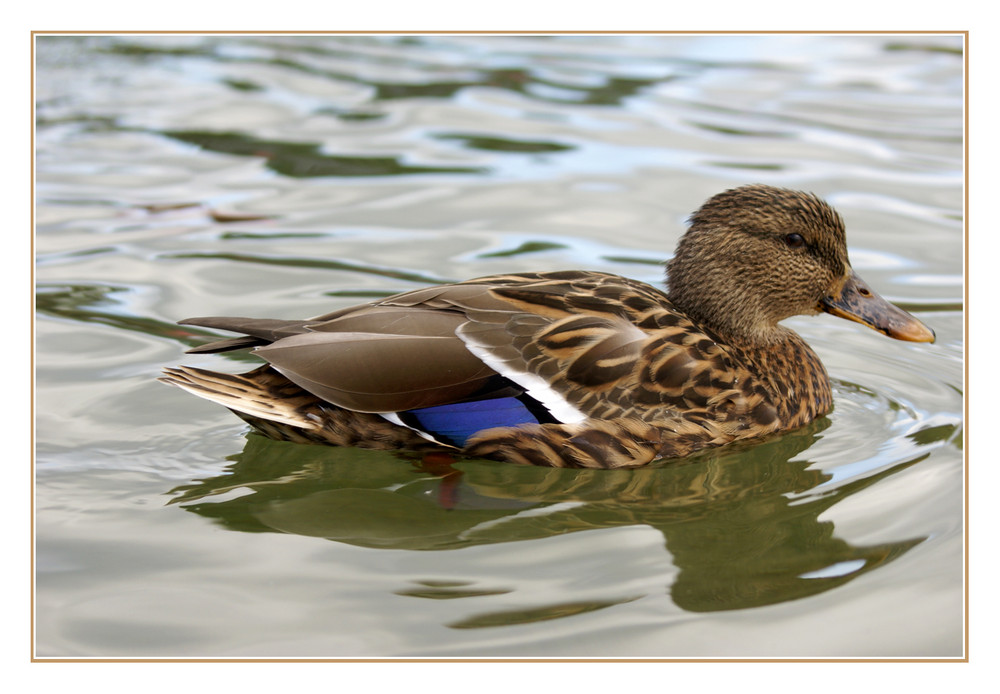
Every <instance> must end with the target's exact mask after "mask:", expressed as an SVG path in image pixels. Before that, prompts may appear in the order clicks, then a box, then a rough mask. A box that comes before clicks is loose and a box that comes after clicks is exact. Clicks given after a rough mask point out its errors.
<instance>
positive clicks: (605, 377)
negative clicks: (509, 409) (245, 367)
mask: <svg viewBox="0 0 1000 694" xmlns="http://www.w3.org/2000/svg"><path fill="white" fill-rule="evenodd" d="M185 323H188V324H196V325H202V326H206V327H217V328H223V329H226V330H233V331H237V332H243V333H245V334H246V335H247V337H246V338H235V340H232V341H227V342H224V343H213V344H214V345H216V349H217V348H218V346H219V345H220V344H221V345H222V346H223V348H227V345H228V344H240V345H245V344H247V343H248V342H252V343H253V344H257V345H261V346H258V347H257V349H256V353H257V354H259V355H260V356H261V357H263V358H264V359H266V360H267V361H268V362H269V363H270V364H271V365H272V366H273V367H274V368H275V369H276V370H278V371H279V372H281V373H282V374H284V375H285V376H286V377H287V378H288V379H289V380H291V381H293V382H294V383H296V384H297V385H299V386H300V387H302V388H303V389H305V390H307V391H309V392H311V393H313V394H314V395H316V396H318V397H320V398H322V399H324V400H326V401H328V402H331V403H333V404H335V405H338V406H340V407H343V408H346V409H351V410H355V411H361V412H380V413H398V412H402V411H408V410H414V409H418V408H431V407H436V406H441V405H449V404H452V403H456V402H462V401H469V400H486V399H490V398H491V397H494V396H499V395H501V394H502V395H505V396H510V395H511V394H512V392H513V394H516V395H520V394H525V393H526V395H527V397H528V398H529V399H530V400H531V403H533V404H534V405H537V406H539V407H541V408H543V409H544V410H545V411H546V412H547V416H546V417H545V418H539V421H550V422H560V423H576V422H581V421H583V420H585V419H588V418H597V419H611V418H620V417H637V418H640V419H643V420H646V421H650V420H652V419H655V418H657V417H663V416H664V411H665V410H674V411H677V410H679V411H683V410H685V409H687V410H690V409H698V408H709V407H711V406H712V404H713V403H717V402H718V401H719V397H720V393H721V392H723V391H729V390H732V387H733V384H734V381H735V376H734V374H733V368H732V363H731V360H729V357H728V355H727V354H726V353H725V351H724V349H723V348H721V347H720V346H719V345H717V344H716V343H715V342H714V341H713V340H712V339H710V338H709V337H708V336H706V335H705V334H704V332H702V331H700V330H698V329H697V328H696V327H695V326H694V325H693V324H692V323H691V322H690V321H689V320H687V319H686V318H684V317H683V316H681V315H679V314H678V313H677V312H676V311H674V310H673V308H672V306H671V305H670V303H669V301H668V300H667V298H666V296H665V295H664V294H663V293H662V292H660V291H659V290H656V289H654V288H652V287H650V286H648V285H645V284H642V283H639V282H635V281H632V280H628V279H625V278H622V277H617V276H614V275H606V274H601V273H587V272H564V273H543V274H524V275H507V276H494V277H487V278H482V279H478V280H471V281H468V282H463V283H459V284H453V285H446V286H439V287H430V288H427V289H420V290H416V291H412V292H407V293H405V294H400V295H396V296H393V297H389V298H387V299H384V300H382V301H378V302H375V303H372V304H368V305H365V306H360V307H353V308H349V309H344V310H341V311H338V312H335V313H331V314H327V315H325V316H320V317H318V318H315V319H312V320H308V321H255V320H251V319H228V318H226V319H221V318H211V319H189V320H188V321H185ZM241 341H242V342H241ZM211 347H212V345H208V346H206V347H203V348H199V351H205V350H206V349H207V348H211ZM512 388H513V391H512Z"/></svg>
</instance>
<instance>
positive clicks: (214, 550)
mask: <svg viewBox="0 0 1000 694" xmlns="http://www.w3.org/2000/svg"><path fill="white" fill-rule="evenodd" d="M36 48H37V53H36V77H37V87H36V90H37V91H36V96H37V112H36V116H37V130H36V145H37V165H36V172H37V180H36V194H37V210H36V221H37V234H36V252H37V266H36V280H37V297H36V301H37V323H36V332H37V341H36V365H37V391H36V392H37V395H36V405H37V418H36V421H37V433H36V449H37V454H36V467H35V473H36V496H35V503H36V514H37V515H36V533H37V544H36V547H37V555H36V556H37V560H36V592H35V606H36V631H35V638H36V655H38V656H39V657H82V656H100V657H161V656H168V657H171V656H182V657H198V656H217V657H268V656H274V657H286V656H300V657H367V656H383V657H413V656H425V657H426V656H432V657H437V656H504V657H506V656H517V657H525V656H545V657H559V656H589V657H595V656H615V657H628V656H632V657H656V658H669V657H693V656H719V657H770V656H815V657H869V656H876V657H894V656H898V657H949V656H950V657H955V656H959V655H961V654H962V653H963V652H964V651H963V649H964V643H963V628H964V626H963V615H964V605H963V542H964V540H963V533H964V528H963V455H962V445H963V444H962V442H963V435H962V431H963V416H962V413H963V388H964V384H963V369H962V364H963V362H962V359H963V342H962V340H963V313H962V310H963V306H962V298H963V265H962V263H963V238H964V234H963V211H962V209H963V208H962V204H963V183H964V180H963V162H962V138H963V131H962V125H963V91H962V84H963V56H962V41H961V38H960V37H949V36H876V35H867V36H814V35H809V36H796V35H775V36H592V37H572V36H561V37H557V38H552V37H501V36H497V37H483V36H469V37H464V36H443V37H438V36H414V37H393V36H372V37H361V36H354V37H334V36H317V37H303V36H295V37H291V36H284V37H280V36H279V37H249V36H222V37H199V36H123V37H39V38H38V41H37V47H36ZM748 182H764V183H771V184H776V185H781V186H787V187H794V188H803V189H808V190H811V191H814V192H816V193H818V194H820V195H822V196H824V197H826V198H827V199H828V200H829V201H830V202H832V203H833V204H834V205H835V206H836V207H837V208H838V209H839V210H840V211H841V213H842V214H843V215H844V217H845V218H846V220H847V223H848V240H849V244H850V252H851V256H852V259H853V264H854V267H855V268H856V269H857V270H858V272H859V274H861V275H862V276H864V277H865V278H866V279H867V280H868V281H869V282H871V283H872V284H873V285H874V286H875V287H876V288H877V289H878V291H879V292H880V293H881V294H883V295H884V296H886V297H887V298H889V299H891V300H893V301H896V302H897V303H900V304H901V305H903V306H905V307H906V308H908V309H909V310H911V311H913V312H915V313H916V314H917V315H918V316H920V317H921V318H922V319H923V320H924V321H925V322H927V323H928V324H929V325H931V326H932V327H933V328H934V329H935V331H936V332H937V335H938V341H937V342H936V343H935V344H932V345H915V344H905V343H899V342H894V341H891V340H888V339H886V338H884V337H883V336H880V335H877V334H875V333H874V332H872V331H867V330H865V329H864V328H863V327H861V326H858V325H857V324H853V323H847V322H845V321H838V320H836V319H834V318H832V317H829V316H824V317H820V318H800V319H795V320H792V321H789V322H788V323H789V325H791V326H792V327H794V328H795V329H796V330H797V331H799V332H800V333H801V334H803V335H804V336H805V337H806V339H807V340H808V341H809V342H810V343H811V344H812V345H814V347H815V348H816V350H817V352H818V353H819V354H820V356H821V357H822V359H823V361H824V363H825V364H826V366H827V368H828V370H829V372H830V374H831V377H832V378H833V381H834V389H835V400H836V402H835V410H834V412H833V413H832V414H831V415H830V416H829V417H826V418H824V419H822V420H819V421H818V422H816V423H814V424H813V425H811V426H810V427H807V428H805V429H802V430H798V431H794V432H791V433H789V434H787V435H784V436H781V437H778V438H774V439H771V440H768V441H766V442H763V443H760V444H757V445H741V446H734V447H730V448H726V449H722V450H716V451H710V452H707V453H703V454H700V455H697V456H695V457H693V458H691V459H689V460H685V461H681V462H672V463H667V464H658V465H655V466H653V467H650V468H647V469H641V470H631V471H572V470H549V469H535V468H523V467H518V466H511V465H503V464H499V463H493V462H484V461H464V462H461V463H459V464H457V465H455V466H453V467H448V466H444V465H442V466H436V465H435V463H434V461H433V460H425V459H420V458H419V457H416V456H413V455H407V454H389V453H379V452H371V451H360V450H349V449H334V448H321V447H310V446H299V445H294V444H286V443H277V442H272V441H268V440H264V439H262V438H261V437H259V436H255V435H247V431H246V428H245V427H244V426H243V425H242V424H241V422H240V421H239V420H238V419H236V418H235V417H233V416H232V415H231V414H230V413H228V412H227V411H226V410H224V409H223V408H220V407H217V406H214V405H212V404H210V403H207V402H203V401H201V400H197V399H195V398H192V397H190V396H189V395H187V394H185V393H183V392H181V391H180V390H177V389H171V388H167V387H164V386H163V385H161V384H158V383H156V382H155V378H156V376H157V375H158V374H159V372H160V370H161V369H162V368H163V367H164V366H171V365H175V364H177V363H186V364H193V365H196V366H197V365H200V366H208V367H209V368H227V367H228V368H230V370H233V371H238V370H241V369H243V370H245V368H246V366H247V363H246V362H247V360H248V358H247V357H245V356H239V355H237V356H183V355H182V352H183V350H184V349H185V348H186V347H188V346H190V345H193V344H195V343H197V342H199V341H200V338H201V334H200V333H195V332H192V331H191V330H189V329H186V328H181V327H179V326H176V325H175V321H176V320H179V319H181V318H185V317H188V316H193V315H206V314H215V315H254V316H271V317H288V318H291V317H306V316H310V315H317V314H320V313H325V312H328V311H331V310H333V309H335V308H337V307H340V306H347V305H350V304H352V303H356V302H359V301H364V300H367V299H369V298H373V297H380V296H384V295H387V294H391V293H395V292H398V291H402V290H407V289H412V288H416V287H419V286H424V285H427V284H431V283H437V282H443V281H449V280H458V279H463V278H467V277H474V276H481V275H485V274H490V273H495V272H509V271H516V270H536V271H544V270H553V269H566V268H587V269H594V270H600V271H607V272H615V273H619V274H624V275H628V276H630V277H635V278H637V279H641V280H645V281H649V282H654V283H655V282H660V281H662V278H661V274H662V266H661V263H662V261H663V260H664V259H665V258H667V257H668V256H669V254H670V252H671V251H672V249H673V247H674V245H675V243H676V241H677V239H678V238H679V236H680V235H681V234H682V233H683V229H684V220H685V218H686V216H687V215H688V214H690V212H691V211H692V210H693V209H694V208H696V207H697V206H698V205H699V204H700V203H701V202H702V201H703V200H704V199H706V198H707V197H709V196H710V195H712V194H714V193H717V192H719V191H721V190H723V189H725V188H727V187H732V186H734V185H739V184H743V183H748ZM234 360H235V361H234Z"/></svg>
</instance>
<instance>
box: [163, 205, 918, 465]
mask: <svg viewBox="0 0 1000 694" xmlns="http://www.w3.org/2000/svg"><path fill="white" fill-rule="evenodd" d="M668 277H669V291H668V292H667V293H666V294H665V293H663V292H662V291H660V290H658V289H655V288H653V287H651V286H649V285H646V284H643V283H640V282H636V281H634V280H630V279H626V278H624V277H618V276H615V275H608V274H604V273H597V272H582V271H571V272H549V273H528V274H516V275H503V276H494V277H484V278H481V279H475V280H469V281H467V282H462V283H458V284H453V285H446V286H441V287H430V288H427V289H419V290H416V291H412V292H407V293H405V294H399V295H397V296H393V297H389V298H387V299H383V300H381V301H376V302H373V303H370V304H366V305H363V306H357V307H352V308H348V309H344V310H341V311H337V312H335V313H331V314H328V315H325V316H320V317H318V318H314V319H310V320H304V321H294V320H292V321H282V320H267V319H249V318H195V319H189V320H186V321H183V323H185V324H193V325H202V326H206V327H213V328H221V329H224V330H231V331H234V332H238V333H243V335H244V337H237V338H232V339H228V340H223V341H217V342H212V343H209V344H207V345H203V346H202V347H198V348H195V349H193V350H191V351H192V352H222V351H229V350H233V349H241V348H246V347H254V348H256V349H255V350H254V351H255V352H256V353H257V354H259V355H260V356H261V357H263V358H264V360H265V361H267V362H268V364H267V365H265V366H262V367H260V368H258V369H256V370H254V371H251V372H250V373H247V374H243V375H239V376H235V375H227V374H219V373H215V372H212V371H205V370H202V369H194V368H190V367H179V368H176V369H167V370H166V376H165V377H164V378H163V380H164V381H166V382H168V383H172V384H175V385H178V386H180V387H182V388H185V389H186V390H189V391H190V392H192V393H194V394H196V395H200V396H202V397H206V398H208V399H210V400H214V401H216V402H219V403H221V404H223V405H225V406H227V407H229V408H231V409H232V410H234V411H235V412H236V413H237V414H238V415H240V416H241V417H243V418H244V419H245V420H247V421H248V422H250V423H251V424H252V425H253V426H254V427H256V428H257V429H258V430H260V431H261V432H262V433H264V434H265V435H267V436H270V437H272V438H277V439H285V440H291V441H300V442H310V443H323V444H332V445H338V446H364V447H369V448H382V449H392V448H411V449H420V448H426V447H428V446H432V447H441V446H442V445H443V443H447V442H448V441H449V439H447V437H446V436H445V435H443V434H440V433H439V432H437V431H432V430H430V429H429V428H428V427H426V426H424V424H423V420H421V422H420V423H419V424H415V423H414V422H415V421H416V420H415V419H414V416H413V413H414V412H417V413H421V412H425V411H426V410H425V409H424V408H432V411H433V408H438V407H441V406H451V405H452V404H454V403H463V404H464V403H474V404H476V405H482V404H484V403H485V404H488V405H492V403H499V402H513V401H514V400H517V401H519V402H522V403H524V404H525V407H527V408H528V409H530V410H531V412H532V417H533V419H531V421H527V422H524V423H520V424H518V425H516V426H499V427H493V428H483V429H478V430H475V431H474V432H473V433H471V435H470V436H469V437H468V438H467V439H457V440H460V441H461V443H457V444H455V447H457V448H460V449H461V451H462V453H464V454H467V455H470V456H479V457H490V458H496V459H500V460H507V461H511V462H517V463H529V464H534V465H550V466H556V467H601V468H613V467H627V466H635V465H643V464H646V463H648V462H650V461H652V460H655V459H659V458H673V457H681V456H685V455H688V454H690V453H692V452H694V451H697V450H699V449H702V448H706V447H709V446H719V445H722V444H726V443H729V442H731V441H736V440H739V439H747V438H753V437H759V436H764V435H766V434H770V433H773V432H777V431H782V430H786V429H791V428H795V427H799V426H801V425H803V424H805V423H807V422H809V421H811V420H813V419H815V418H816V417H819V416H821V415H823V414H825V413H826V412H828V411H829V410H830V408H831V406H832V397H831V392H830V383H829V380H828V378H827V375H826V371H825V370H824V368H823V365H822V364H821V363H820V361H819V358H818V357H817V356H816V354H815V353H814V352H813V351H812V350H811V349H810V348H809V346H808V345H807V344H806V343H805V342H804V341H803V340H802V338H800V337H799V336H798V335H797V334H795V333H794V332H793V331H791V330H789V329H787V328H784V327H782V326H780V325H778V323H779V321H781V320H784V319H785V318H789V317H791V316H795V315H801V314H815V313H817V312H819V311H826V312H828V313H832V314H834V315H839V316H842V317H845V318H849V319H851V320H855V321H858V322H861V323H864V324H866V325H868V326H869V327H872V328H874V329H875V330H878V331H880V332H883V333H885V334H887V335H889V336H890V337H894V338H897V339H902V340H911V341H925V342H926V341H933V339H934V334H933V333H932V332H931V331H930V330H929V329H927V328H926V327H925V326H924V325H923V324H921V323H920V322H919V321H918V320H916V319H915V318H913V317H912V316H910V315H909V314H908V313H906V312H904V311H902V310H900V309H898V308H896V307H895V306H893V305H892V304H890V303H888V302H886V301H885V300H884V299H882V298H881V297H879V296H878V295H876V294H875V293H874V292H872V291H871V290H870V289H868V287H867V286H865V285H864V283H863V282H862V281H861V280H860V278H858V277H857V275H855V274H854V272H853V270H851V266H850V262H849V260H848V257H847V244H846V240H845V234H844V225H843V222H842V221H841V219H840V216H839V215H838V214H837V213H836V212H835V211H834V210H833V209H832V208H830V207H829V206H828V205H827V204H826V203H825V202H823V201H822V200H820V199H819V198H817V197H815V196H813V195H809V194H806V193H800V192H795V191H789V190H783V189H779V188H773V187H770V186H763V185H754V186H746V187H743V188H736V189H734V190H730V191H726V192H724V193H721V194H719V195H716V196H715V197H713V198H711V199H710V200H709V201H708V202H706V203H705V204H704V205H703V206H702V208H701V209H700V210H698V211H697V212H696V213H695V214H694V215H693V216H692V218H691V228H690V229H689V230H688V232H687V233H686V234H685V235H684V237H683V238H682V239H681V241H680V243H679V245H678V247H677V252H676V254H675V255H674V257H673V259H672V260H671V261H670V262H669V263H668ZM445 409H449V408H445ZM449 412H450V409H449ZM404 418H405V420H406V421H404ZM536 420H537V421H536ZM417 429H421V431H417ZM429 437H430V438H433V439H434V440H433V441H431V440H428V438H429Z"/></svg>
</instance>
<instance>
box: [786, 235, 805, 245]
mask: <svg viewBox="0 0 1000 694" xmlns="http://www.w3.org/2000/svg"><path fill="white" fill-rule="evenodd" d="M785 245H786V246H788V247H789V248H805V246H806V240H805V239H804V238H802V234H785Z"/></svg>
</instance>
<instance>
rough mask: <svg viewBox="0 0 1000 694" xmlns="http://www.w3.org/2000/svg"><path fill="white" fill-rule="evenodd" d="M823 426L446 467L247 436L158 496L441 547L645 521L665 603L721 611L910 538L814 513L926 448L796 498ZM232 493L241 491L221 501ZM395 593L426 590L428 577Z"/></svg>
mask: <svg viewBox="0 0 1000 694" xmlns="http://www.w3.org/2000/svg"><path fill="white" fill-rule="evenodd" d="M827 425H828V421H827V420H820V421H818V422H815V423H813V425H811V426H809V427H806V428H803V429H800V430H798V431H795V432H791V433H789V434H787V435H785V436H782V437H780V438H776V439H773V440H769V441H766V442H764V443H761V444H758V445H756V446H735V447H730V448H728V449H725V450H723V451H712V452H708V453H705V454H702V455H698V456H695V457H692V458H690V459H687V460H685V461H683V462H673V463H664V464H661V465H659V466H656V467H649V468H643V469H638V470H561V469H551V468H535V467H526V466H517V465H509V464H503V463H493V462H490V461H478V460H458V461H454V462H453V463H452V461H451V458H450V457H447V456H445V460H444V461H443V463H444V464H442V461H441V460H440V458H439V457H433V456H425V457H420V456H419V455H416V454H404V453H383V452H378V451H367V450H361V449H349V448H328V447H320V446H304V445H297V444H290V443H283V442H276V441H271V440H268V439H265V438H263V437H261V436H258V435H255V434H252V435H250V436H248V438H247V443H246V447H245V449H244V450H243V452H242V453H240V454H238V455H236V456H233V458H232V460H233V463H232V465H230V466H229V468H228V469H227V471H226V473H225V474H222V475H218V476H216V477H212V478H209V479H204V480H198V481H195V482H193V483H191V484H188V485H184V486H181V487H178V488H176V489H174V490H172V492H171V493H172V494H173V495H174V498H173V500H172V502H171V503H177V504H179V505H181V506H182V507H183V508H184V509H186V510H187V511H190V512H192V513H196V514H198V515H202V516H205V517H207V518H211V519H213V520H215V521H216V522H218V523H219V524H221V525H222V526H223V527H226V528H228V529H231V530H239V531H243V532H283V533H292V534H297V535H306V536H312V537H322V538H327V539H330V540H334V541H337V542H343V543H346V544H351V545H357V546H361V547H369V548H382V549H394V550H421V551H437V550H450V549H456V548H461V547H468V546H475V545H489V544H495V543H500V542H515V541H523V540H531V539H538V538H545V537H551V536H555V535H561V534H565V533H570V532H580V531H586V530H597V529H602V528H614V527H624V526H634V525H640V526H648V527H652V528H655V529H657V530H659V531H660V532H661V533H662V534H663V537H664V543H665V548H666V549H667V550H668V551H669V554H670V557H671V559H672V561H673V563H674V564H675V565H676V567H677V568H678V569H679V572H678V574H677V577H676V579H675V580H674V581H673V582H672V584H671V585H668V586H665V589H666V590H668V591H669V593H670V595H671V597H672V599H673V601H674V602H675V603H676V604H677V605H678V606H680V607H682V608H683V609H685V610H688V611H692V612H710V611H718V610H736V609H743V608H748V607H756V606H761V605H769V604H774V603H779V602H784V601H788V600H794V599H798V598H802V597H806V596H810V595H815V594H817V593H821V592H823V591H826V590H829V589H831V588H834V587H836V586H839V585H842V584H844V583H846V582H848V581H850V580H852V579H853V578H855V577H857V576H859V575H861V574H863V573H866V572H868V571H870V570H872V569H874V568H876V567H878V566H880V565H883V564H885V563H887V562H889V561H891V560H893V559H895V558H897V557H899V556H900V555H902V554H903V553H905V552H906V551H908V550H909V549H911V548H912V547H913V546H915V545H917V544H919V543H920V542H922V541H923V540H924V539H925V538H921V537H918V538H908V539H903V540H899V541H896V542H887V543H882V544H875V545H855V544H852V543H850V542H847V541H845V540H842V539H840V538H838V537H837V536H836V533H835V527H834V524H833V523H832V522H830V521H827V520H822V521H821V520H820V515H821V514H822V513H823V512H824V511H826V510H827V509H829V508H830V507H831V506H833V505H835V504H836V503H838V502H840V501H842V500H844V499H845V498H847V497H850V496H852V495H853V494H856V493H857V492H859V491H861V490H863V489H866V488H868V487H869V486H871V485H872V484H874V483H876V482H878V481H879V480H882V479H885V478H886V477H889V476H891V475H893V474H895V473H897V472H899V471H901V470H903V469H905V468H907V467H909V466H910V465H913V464H915V463H916V462H918V461H919V460H922V459H923V458H925V457H926V454H923V455H920V456H917V457H914V458H912V459H909V460H905V461H902V462H899V463H897V464H895V465H894V466H892V467H890V468H888V469H885V470H882V471H879V472H877V473H874V474H872V475H870V476H868V477H865V478H861V479H855V480H852V481H850V482H847V483H844V484H841V485H840V486H839V487H836V488H834V489H829V490H827V489H824V492H823V493H822V494H812V495H810V494H808V493H807V492H809V490H811V489H814V488H816V487H817V486H819V485H821V484H824V483H826V482H828V481H829V480H830V479H831V475H830V474H829V473H826V472H824V471H822V470H820V469H817V468H816V467H814V466H813V465H812V463H811V462H810V461H809V460H808V459H804V458H801V457H799V454H800V453H802V452H803V451H805V450H806V449H807V448H808V447H809V446H810V445H811V444H812V443H813V442H814V441H815V440H816V439H817V438H818V437H819V436H820V433H821V432H822V430H823V429H824V428H826V426H827ZM236 490H239V491H240V495H239V496H237V497H236V498H229V497H230V496H231V494H229V493H230V492H234V491H236ZM247 491H249V492H250V493H246V492H247ZM844 567H848V568H844ZM465 590H467V591H469V594H470V595H472V594H477V593H478V592H479V588H471V587H470V588H467V589H465ZM491 590H492V589H491ZM445 592H446V593H447V591H446V590H445ZM401 594H407V595H412V596H413V597H431V596H430V595H428V594H427V588H418V589H416V590H415V591H410V592H407V591H404V592H402V593H401ZM460 596H461V594H459V595H456V596H455V597H460ZM636 597H637V596H634V595H629V596H624V597H622V598H618V599H614V600H611V601H610V602H608V603H606V604H605V603H602V604H601V605H600V606H595V605H591V604H590V603H588V604H587V605H576V604H574V605H550V606H548V607H543V608H538V610H534V609H532V610H531V614H530V615H529V614H519V613H518V614H514V613H510V614H506V613H505V614H506V616H505V617H504V616H498V615H497V614H490V615H481V616H480V617H473V618H470V620H471V621H470V620H466V621H464V622H463V623H460V624H454V625H452V626H455V627H465V628H468V627H473V626H493V625H495V623H497V620H499V623H504V624H510V623H520V622H521V621H536V620H538V619H549V618H553V617H554V616H560V615H562V613H563V612H565V613H567V614H572V613H575V611H580V610H583V611H587V610H590V609H600V608H601V607H606V606H609V605H611V604H620V603H621V602H622V601H630V600H633V599H636Z"/></svg>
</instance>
